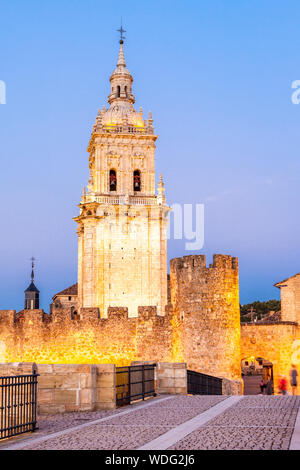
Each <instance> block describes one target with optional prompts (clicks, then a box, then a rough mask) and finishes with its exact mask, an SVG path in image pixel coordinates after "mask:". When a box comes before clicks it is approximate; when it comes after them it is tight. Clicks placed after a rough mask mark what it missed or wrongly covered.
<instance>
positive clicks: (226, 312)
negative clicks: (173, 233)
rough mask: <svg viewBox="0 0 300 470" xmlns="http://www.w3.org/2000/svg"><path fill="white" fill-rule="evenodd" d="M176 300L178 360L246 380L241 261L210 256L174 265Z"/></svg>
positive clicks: (188, 258) (175, 261)
mask: <svg viewBox="0 0 300 470" xmlns="http://www.w3.org/2000/svg"><path fill="white" fill-rule="evenodd" d="M170 282H171V301H172V305H173V308H174V317H173V328H174V333H173V334H174V338H175V340H174V343H175V345H174V347H176V354H177V358H176V359H177V361H178V362H180V361H182V360H184V361H185V362H187V366H188V368H189V369H192V370H196V371H199V372H203V373H207V374H210V375H215V376H219V377H226V378H228V379H240V377H241V364H240V310H239V277H238V260H237V258H232V257H231V256H226V255H214V258H213V264H212V265H210V266H209V267H208V268H207V267H206V259H205V256H204V255H197V256H196V255H195V256H184V257H183V258H175V259H173V260H172V261H171V269H170Z"/></svg>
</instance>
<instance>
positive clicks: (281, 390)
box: [278, 375, 288, 395]
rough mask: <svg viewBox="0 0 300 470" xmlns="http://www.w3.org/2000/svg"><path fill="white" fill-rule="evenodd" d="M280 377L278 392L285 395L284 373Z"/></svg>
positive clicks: (285, 381)
mask: <svg viewBox="0 0 300 470" xmlns="http://www.w3.org/2000/svg"><path fill="white" fill-rule="evenodd" d="M280 377H281V379H279V385H278V388H279V393H281V394H282V395H287V384H288V383H287V380H286V378H285V376H284V375H281V376H280Z"/></svg>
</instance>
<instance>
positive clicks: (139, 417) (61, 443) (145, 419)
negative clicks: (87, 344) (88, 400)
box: [24, 396, 226, 450]
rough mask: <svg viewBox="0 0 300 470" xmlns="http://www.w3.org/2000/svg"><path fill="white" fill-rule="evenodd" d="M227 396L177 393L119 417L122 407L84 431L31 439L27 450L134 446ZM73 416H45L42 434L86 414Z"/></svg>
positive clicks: (75, 423) (75, 422)
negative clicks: (35, 440)
mask: <svg viewBox="0 0 300 470" xmlns="http://www.w3.org/2000/svg"><path fill="white" fill-rule="evenodd" d="M224 399H226V397H225V396H193V397H192V396H175V397H172V398H170V399H169V400H166V401H162V402H158V403H157V404H153V405H152V406H150V407H149V408H145V409H143V408H142V409H139V410H134V407H132V412H131V413H129V414H127V415H123V416H119V417H118V416H117V414H118V413H120V412H122V411H124V409H125V408H119V409H118V410H117V412H116V411H115V412H107V413H110V416H111V419H109V420H108V421H106V422H104V423H99V424H96V425H93V424H91V426H88V427H86V428H84V430H77V431H75V432H70V433H68V434H66V435H64V436H59V437H52V438H51V435H49V439H48V440H47V441H45V442H41V443H39V444H32V445H31V444H30V442H29V441H28V445H26V447H24V450H27V449H28V450H33V449H36V450H48V449H49V450H51V449H56V450H63V449H86V450H92V449H93V450H94V449H99V450H101V449H114V450H118V449H135V448H138V447H140V446H142V445H143V444H145V443H146V442H149V441H152V440H153V439H155V438H156V437H158V436H160V435H161V434H164V433H165V432H167V431H169V430H170V429H172V428H173V427H176V426H178V425H179V424H181V423H183V422H185V421H187V420H188V419H191V418H192V417H194V416H197V415H198V414H200V413H202V412H203V411H205V410H207V409H209V408H210V407H212V406H214V405H216V404H217V403H219V402H220V401H222V400H224ZM149 402H150V401H148V403H149ZM139 405H140V403H139ZM99 413H103V412H97V413H91V414H90V413H87V414H86V415H87V416H86V418H87V419H90V417H91V415H93V417H92V419H98V418H99V417H105V415H104V416H101V415H99ZM72 415H73V416H72V417H71V416H69V414H65V415H57V416H53V417H50V419H49V418H48V419H49V422H47V421H48V419H43V420H44V422H43V424H42V423H40V427H41V429H42V433H43V435H44V434H45V430H46V429H48V430H50V429H51V430H54V429H53V426H54V425H55V423H56V424H57V425H58V428H56V429H55V431H58V430H62V429H66V423H63V421H64V419H65V418H66V419H67V420H68V426H69V427H70V426H76V425H78V424H79V423H78V421H75V419H76V417H77V418H78V415H79V416H80V418H81V417H82V418H84V417H83V413H80V414H79V413H72ZM96 415H97V416H96ZM106 416H109V414H106Z"/></svg>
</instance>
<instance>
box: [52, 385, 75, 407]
mask: <svg viewBox="0 0 300 470" xmlns="http://www.w3.org/2000/svg"><path fill="white" fill-rule="evenodd" d="M54 403H55V404H57V405H66V404H69V405H70V404H77V403H78V391H77V390H61V389H56V390H54Z"/></svg>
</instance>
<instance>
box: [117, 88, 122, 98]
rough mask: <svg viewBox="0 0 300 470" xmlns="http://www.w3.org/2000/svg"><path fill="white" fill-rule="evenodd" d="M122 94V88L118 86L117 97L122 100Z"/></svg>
mask: <svg viewBox="0 0 300 470" xmlns="http://www.w3.org/2000/svg"><path fill="white" fill-rule="evenodd" d="M120 94H121V87H120V85H118V86H117V97H118V98H120Z"/></svg>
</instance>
